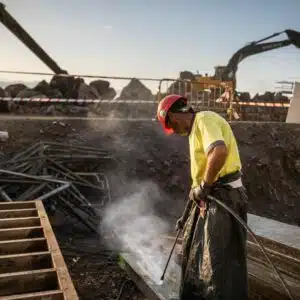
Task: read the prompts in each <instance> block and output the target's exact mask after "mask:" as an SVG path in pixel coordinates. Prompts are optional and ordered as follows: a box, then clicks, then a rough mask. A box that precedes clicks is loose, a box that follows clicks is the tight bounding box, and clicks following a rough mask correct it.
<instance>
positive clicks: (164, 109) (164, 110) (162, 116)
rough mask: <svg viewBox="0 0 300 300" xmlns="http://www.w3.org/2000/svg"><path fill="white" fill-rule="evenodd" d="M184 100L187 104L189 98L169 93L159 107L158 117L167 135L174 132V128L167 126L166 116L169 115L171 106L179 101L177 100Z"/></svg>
mask: <svg viewBox="0 0 300 300" xmlns="http://www.w3.org/2000/svg"><path fill="white" fill-rule="evenodd" d="M179 100H180V101H183V102H184V103H185V104H187V99H186V98H184V97H182V96H180V95H174V94H173V95H168V96H166V97H165V98H163V99H162V100H161V101H160V102H159V104H158V107H157V119H158V120H159V121H160V123H161V124H162V126H163V128H164V131H165V133H166V134H167V135H170V134H172V133H174V130H173V129H172V128H169V127H167V124H166V121H167V120H166V118H167V115H168V111H169V109H170V108H171V106H172V105H173V104H174V103H175V102H177V101H179Z"/></svg>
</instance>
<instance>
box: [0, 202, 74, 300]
mask: <svg viewBox="0 0 300 300" xmlns="http://www.w3.org/2000/svg"><path fill="white" fill-rule="evenodd" d="M4 299H5V300H17V299H24V300H25V299H26V300H45V299H47V300H78V299H79V298H78V296H77V293H76V290H75V288H74V285H73V283H72V280H71V277H70V275H69V272H68V269H67V266H66V264H65V262H64V259H63V256H62V254H61V251H60V249H59V246H58V243H57V241H56V238H55V235H54V233H53V230H52V227H51V225H50V222H49V219H48V216H47V213H46V211H45V209H44V206H43V203H42V202H41V201H26V202H4V203H0V300H4Z"/></svg>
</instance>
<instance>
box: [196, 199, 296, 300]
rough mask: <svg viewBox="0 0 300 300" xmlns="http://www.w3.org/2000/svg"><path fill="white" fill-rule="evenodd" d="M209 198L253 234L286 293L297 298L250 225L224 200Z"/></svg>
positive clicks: (291, 297) (292, 298) (292, 299)
mask: <svg viewBox="0 0 300 300" xmlns="http://www.w3.org/2000/svg"><path fill="white" fill-rule="evenodd" d="M207 198H208V199H209V200H211V201H214V202H215V203H217V204H219V205H220V206H222V207H223V208H224V209H225V210H227V211H228V212H229V213H230V214H231V215H232V216H233V217H234V218H235V219H236V220H237V221H238V222H239V223H240V224H241V225H242V226H243V227H244V228H245V229H246V230H247V231H248V232H249V233H250V235H251V236H252V238H253V239H254V241H255V242H256V243H257V245H258V246H259V247H260V249H261V251H262V252H263V254H264V255H265V257H266V259H267V261H268V262H269V264H270V265H271V266H272V268H273V270H274V272H275V273H276V274H277V276H278V278H279V280H280V282H281V284H282V285H283V287H284V289H285V291H286V293H287V294H288V296H289V298H290V299H291V300H295V299H294V297H293V295H292V293H291V291H290V289H289V288H288V286H287V284H286V282H285V280H284V279H283V277H282V276H281V274H280V273H279V271H278V269H277V267H276V266H275V265H274V263H273V262H272V260H271V258H270V256H269V255H268V253H267V251H266V249H265V247H264V246H263V244H262V243H261V242H260V241H259V240H258V239H257V237H256V235H255V233H254V232H253V231H252V230H251V229H250V227H249V226H248V225H247V223H246V222H245V221H244V220H243V219H242V218H241V217H240V216H239V215H238V214H237V213H236V212H235V211H234V210H232V209H231V208H230V207H229V206H227V205H226V204H224V203H223V202H222V201H220V200H218V199H217V198H215V197H213V196H210V195H209V196H207ZM195 203H196V205H197V207H199V208H200V206H199V204H198V203H197V202H196V201H195Z"/></svg>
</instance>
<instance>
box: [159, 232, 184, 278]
mask: <svg viewBox="0 0 300 300" xmlns="http://www.w3.org/2000/svg"><path fill="white" fill-rule="evenodd" d="M180 232H181V230H178V231H177V235H176V239H175V241H174V243H173V247H172V249H171V251H170V254H169V257H168V260H167V263H166V266H165V269H164V271H163V274H162V276H161V277H160V280H164V278H165V274H166V271H167V268H168V265H169V262H170V259H171V257H172V254H173V251H174V249H175V246H176V243H177V240H178V238H179V234H180Z"/></svg>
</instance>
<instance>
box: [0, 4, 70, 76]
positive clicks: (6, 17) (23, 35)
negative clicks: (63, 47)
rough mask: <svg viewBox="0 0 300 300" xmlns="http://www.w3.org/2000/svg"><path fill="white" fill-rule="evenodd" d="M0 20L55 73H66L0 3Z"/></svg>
mask: <svg viewBox="0 0 300 300" xmlns="http://www.w3.org/2000/svg"><path fill="white" fill-rule="evenodd" d="M0 22H1V23H2V24H3V25H4V26H5V27H6V28H7V29H8V30H9V31H11V32H12V33H13V34H14V35H15V36H16V37H17V38H18V39H19V40H20V41H22V42H23V43H24V44H25V46H27V47H28V48H29V49H30V50H31V51H32V52H33V53H34V54H35V55H36V56H37V57H38V58H39V59H41V60H42V62H43V63H45V64H46V65H47V66H48V67H49V68H50V69H51V70H52V71H53V72H54V73H55V74H67V72H66V71H65V70H62V69H61V68H60V67H59V66H58V64H57V63H56V62H55V61H54V60H53V59H52V58H51V57H50V56H49V55H48V54H47V53H46V52H45V51H44V50H43V49H42V48H41V47H40V46H39V45H38V44H37V42H36V41H35V40H34V39H33V38H32V37H31V36H30V35H29V34H28V33H27V32H26V31H25V29H24V28H23V27H22V26H21V25H20V24H19V23H18V22H17V21H16V20H15V19H14V18H13V17H12V16H11V15H10V14H9V12H7V10H6V9H5V5H4V4H3V3H0Z"/></svg>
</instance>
